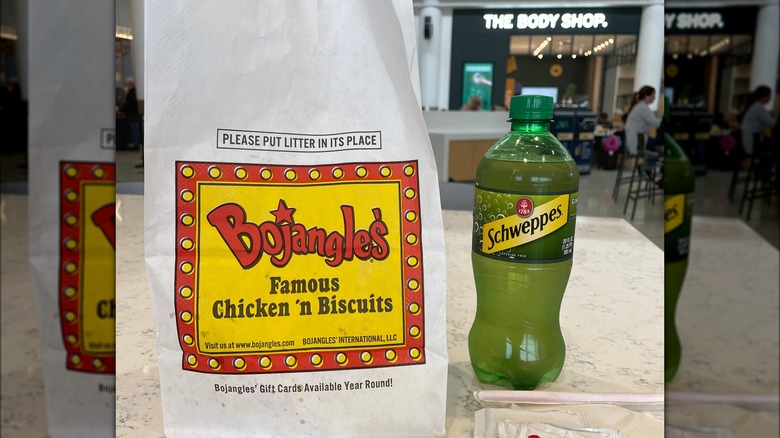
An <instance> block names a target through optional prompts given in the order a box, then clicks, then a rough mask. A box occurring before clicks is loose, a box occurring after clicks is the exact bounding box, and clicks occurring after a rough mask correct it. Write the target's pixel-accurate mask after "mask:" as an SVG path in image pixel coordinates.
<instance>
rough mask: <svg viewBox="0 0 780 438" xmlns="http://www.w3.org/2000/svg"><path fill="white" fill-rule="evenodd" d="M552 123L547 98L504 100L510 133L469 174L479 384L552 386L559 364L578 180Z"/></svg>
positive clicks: (473, 345)
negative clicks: (552, 130)
mask: <svg viewBox="0 0 780 438" xmlns="http://www.w3.org/2000/svg"><path fill="white" fill-rule="evenodd" d="M552 115H553V100H552V98H550V97H547V96H514V97H512V99H511V103H510V109H509V117H510V120H511V122H512V128H511V129H512V130H511V132H510V133H509V134H507V135H506V136H504V138H502V139H501V140H499V141H498V142H497V143H496V144H494V145H493V146H492V147H491V148H490V149H489V150H488V151H487V153H486V154H485V156H484V157H483V158H482V160H481V161H480V163H479V166H478V168H477V176H476V190H475V199H474V236H473V248H472V253H471V259H472V266H473V269H474V278H475V283H476V289H477V311H476V317H475V319H474V324H473V325H472V327H471V331H470V333H469V354H470V357H471V364H472V367H473V369H474V372H475V373H476V375H477V377H478V378H479V379H480V380H482V381H483V382H488V383H491V382H495V383H497V384H500V385H504V386H507V385H509V386H512V387H513V388H515V389H533V388H535V387H536V386H538V385H539V384H540V383H542V382H545V381H553V380H555V379H556V378H557V377H558V375H559V374H560V372H561V368H563V362H564V358H565V356H566V345H565V344H564V340H563V336H562V335H561V329H560V324H559V312H560V306H561V301H562V299H563V294H564V291H565V289H566V285H567V283H568V280H569V274H570V272H571V267H572V255H573V250H574V228H575V218H576V213H577V191H578V189H579V171H578V170H577V165H576V164H575V162H574V160H573V159H572V157H571V155H569V153H568V152H567V151H566V148H564V147H563V145H561V143H560V142H559V141H558V140H557V139H556V138H555V137H554V136H553V135H552V134H551V133H550V132H549V126H550V120H551V119H552Z"/></svg>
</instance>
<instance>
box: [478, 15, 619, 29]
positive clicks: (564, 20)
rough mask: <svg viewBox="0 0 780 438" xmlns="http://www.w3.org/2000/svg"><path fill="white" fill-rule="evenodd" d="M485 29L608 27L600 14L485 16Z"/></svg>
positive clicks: (603, 16) (605, 17) (605, 18)
mask: <svg viewBox="0 0 780 438" xmlns="http://www.w3.org/2000/svg"><path fill="white" fill-rule="evenodd" d="M482 18H484V20H485V29H523V30H525V29H557V28H560V29H596V28H604V29H606V28H607V27H608V26H609V23H608V22H607V16H606V15H605V14H602V13H600V12H597V13H591V12H585V13H577V14H517V15H515V14H485V15H484V16H483V17H482Z"/></svg>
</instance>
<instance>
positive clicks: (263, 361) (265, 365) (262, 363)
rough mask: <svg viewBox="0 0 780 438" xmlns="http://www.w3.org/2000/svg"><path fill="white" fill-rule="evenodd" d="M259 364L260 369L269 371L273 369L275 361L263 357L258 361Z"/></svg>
mask: <svg viewBox="0 0 780 438" xmlns="http://www.w3.org/2000/svg"><path fill="white" fill-rule="evenodd" d="M257 364H258V365H260V368H262V369H264V370H267V369H269V368H271V365H273V361H272V360H271V358H270V357H268V356H263V357H261V358H260V359H258V361H257Z"/></svg>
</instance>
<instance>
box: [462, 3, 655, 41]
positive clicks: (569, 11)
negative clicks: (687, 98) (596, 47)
mask: <svg viewBox="0 0 780 438" xmlns="http://www.w3.org/2000/svg"><path fill="white" fill-rule="evenodd" d="M453 16H454V21H453V30H454V31H455V32H461V33H462V32H466V33H468V34H469V35H470V37H472V38H473V37H474V36H475V35H477V34H479V35H484V36H485V37H487V38H495V37H496V36H497V35H523V34H526V35H528V34H530V35H533V34H538V35H601V34H605V33H611V34H634V35H636V34H637V32H638V31H639V24H640V23H639V21H640V20H639V19H640V17H641V16H642V9H641V8H557V9H456V10H455V11H454V14H453Z"/></svg>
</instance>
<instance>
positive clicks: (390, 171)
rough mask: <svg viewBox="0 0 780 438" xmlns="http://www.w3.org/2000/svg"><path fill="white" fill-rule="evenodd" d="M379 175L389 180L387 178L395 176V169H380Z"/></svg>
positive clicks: (385, 167) (383, 167) (384, 167)
mask: <svg viewBox="0 0 780 438" xmlns="http://www.w3.org/2000/svg"><path fill="white" fill-rule="evenodd" d="M379 174H380V175H382V176H383V177H385V178H387V177H389V176H391V175H392V174H393V169H391V168H389V167H387V166H382V167H380V168H379Z"/></svg>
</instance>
